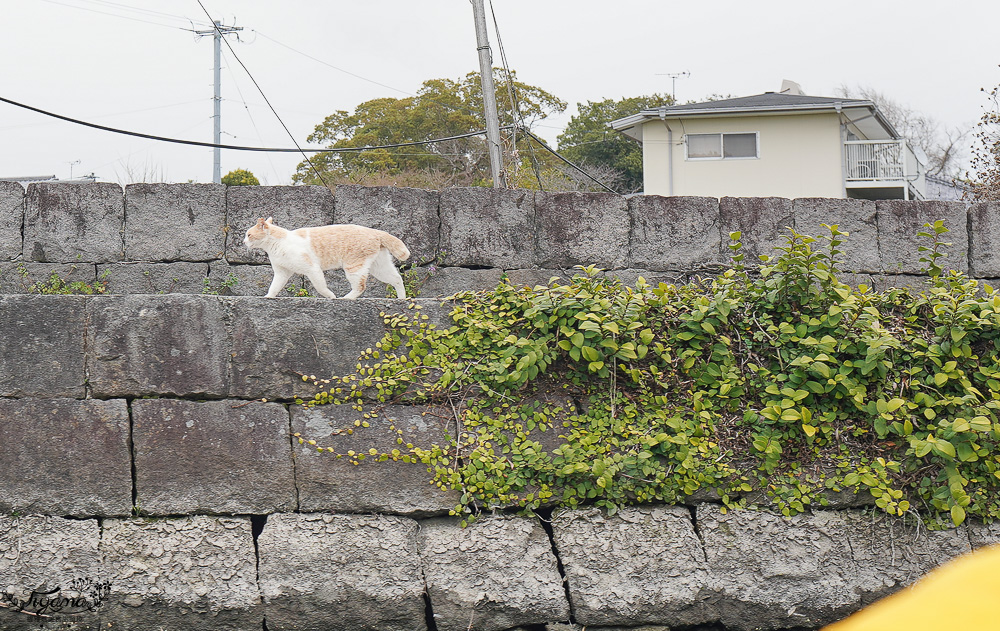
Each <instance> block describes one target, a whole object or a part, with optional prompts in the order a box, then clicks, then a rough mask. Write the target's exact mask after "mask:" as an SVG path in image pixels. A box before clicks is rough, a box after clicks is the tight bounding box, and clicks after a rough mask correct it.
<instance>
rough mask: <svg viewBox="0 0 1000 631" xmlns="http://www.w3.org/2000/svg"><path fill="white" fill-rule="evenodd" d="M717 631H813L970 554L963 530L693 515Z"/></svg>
mask: <svg viewBox="0 0 1000 631" xmlns="http://www.w3.org/2000/svg"><path fill="white" fill-rule="evenodd" d="M697 511H698V513H697V516H698V531H699V532H700V533H701V536H702V538H703V540H704V545H705V550H706V554H707V558H708V564H709V569H710V571H711V573H712V576H713V583H714V584H713V589H714V590H715V591H716V592H717V593H718V597H717V601H716V602H715V605H714V606H715V607H716V608H717V611H718V616H719V620H720V621H721V623H722V624H723V625H725V626H726V628H732V629H740V630H746V631H749V630H750V629H781V628H786V627H791V626H801V627H806V628H817V627H820V626H822V625H824V624H828V623H831V622H833V621H835V620H839V619H841V618H843V617H844V616H845V615H848V614H850V613H853V612H854V611H855V610H857V609H858V608H859V607H860V606H862V605H863V604H866V603H867V602H871V601H873V600H875V599H877V598H880V597H882V596H884V595H886V594H888V593H891V592H892V591H895V590H896V589H898V588H900V587H902V586H903V585H905V584H907V583H909V582H911V581H913V580H915V579H917V578H918V577H919V576H921V575H922V574H924V573H926V572H928V571H930V570H931V569H933V567H935V566H936V565H938V564H940V563H943V562H945V561H947V560H949V559H951V558H953V557H955V556H958V555H959V554H962V553H963V552H967V551H968V550H969V549H970V546H969V539H968V533H967V532H965V530H964V529H956V530H951V531H941V532H928V531H926V530H923V529H921V530H920V531H919V532H918V531H917V530H916V529H912V528H906V527H903V526H902V525H901V524H900V523H899V520H897V519H894V518H890V517H888V516H884V517H883V518H881V519H878V518H877V519H872V517H871V515H870V514H866V513H864V512H862V511H814V512H813V514H812V515H805V514H802V515H796V516H795V517H792V518H785V517H781V516H780V515H774V514H770V513H766V512H762V511H731V512H729V513H726V514H722V513H721V511H720V510H719V507H717V506H709V505H702V506H699V507H698V509H697Z"/></svg>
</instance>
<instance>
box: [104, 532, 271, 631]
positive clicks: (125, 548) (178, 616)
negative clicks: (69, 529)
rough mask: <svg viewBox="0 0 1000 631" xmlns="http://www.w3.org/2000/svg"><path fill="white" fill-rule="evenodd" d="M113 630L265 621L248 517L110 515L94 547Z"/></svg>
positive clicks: (198, 630)
mask: <svg viewBox="0 0 1000 631" xmlns="http://www.w3.org/2000/svg"><path fill="white" fill-rule="evenodd" d="M100 551H101V554H102V555H103V556H104V560H105V564H106V567H107V571H108V575H109V580H110V582H111V595H110V597H109V600H110V603H111V606H109V607H107V608H106V611H103V612H102V613H101V622H102V625H107V628H111V629H184V631H250V630H251V629H253V630H256V629H260V628H261V627H262V625H263V619H264V616H263V609H262V607H261V600H260V593H259V591H258V589H257V581H256V577H257V568H256V565H257V559H256V555H255V553H254V542H253V536H252V533H251V526H250V520H249V519H248V518H227V517H208V516H204V515H197V516H194V517H182V518H170V519H156V520H146V519H109V520H105V522H104V533H103V538H102V539H101V546H100Z"/></svg>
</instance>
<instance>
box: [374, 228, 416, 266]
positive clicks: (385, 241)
mask: <svg viewBox="0 0 1000 631" xmlns="http://www.w3.org/2000/svg"><path fill="white" fill-rule="evenodd" d="M378 238H379V241H381V242H382V247H384V248H385V249H387V250H389V252H390V253H391V254H392V255H393V256H395V257H396V258H397V259H399V260H400V261H405V260H406V259H408V258H410V250H409V248H407V247H406V245H405V244H404V243H403V242H402V241H400V240H399V239H397V238H396V237H394V236H392V235H391V234H389V233H388V232H382V231H381V230H379V235H378Z"/></svg>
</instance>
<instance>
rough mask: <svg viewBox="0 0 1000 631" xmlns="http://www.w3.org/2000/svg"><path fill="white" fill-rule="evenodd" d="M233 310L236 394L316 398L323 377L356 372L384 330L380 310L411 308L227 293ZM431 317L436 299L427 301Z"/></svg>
mask: <svg viewBox="0 0 1000 631" xmlns="http://www.w3.org/2000/svg"><path fill="white" fill-rule="evenodd" d="M223 300H228V301H229V304H230V305H231V309H232V318H233V320H232V322H233V324H232V330H233V341H232V347H231V348H227V349H226V350H227V352H229V351H231V352H232V357H233V359H232V362H233V363H232V386H231V394H232V396H236V397H240V398H247V399H257V398H260V397H267V398H268V399H293V398H295V397H303V398H306V399H311V398H312V396H313V395H314V394H315V393H316V388H315V387H314V386H312V384H309V383H305V382H303V381H302V378H301V377H300V375H302V374H306V375H310V374H311V375H316V376H318V377H321V378H326V377H330V376H332V375H338V376H340V375H347V374H352V373H354V372H355V366H356V365H357V363H358V357H359V356H360V355H361V352H362V351H364V350H365V349H367V348H371V347H374V346H375V343H376V342H378V341H379V340H381V339H382V336H383V335H384V333H385V324H384V322H383V320H382V316H380V315H379V314H380V313H383V312H384V313H395V312H399V311H403V310H406V306H407V305H408V304H410V303H408V302H406V301H402V300H388V299H379V300H377V299H365V300H356V301H354V300H346V301H345V300H326V299H319V298H317V299H310V298H260V299H248V298H228V299H225V298H224V299H223ZM421 306H422V311H423V313H425V314H427V315H428V316H429V317H430V318H431V319H432V321H433V320H434V319H435V318H440V317H441V312H442V310H445V312H447V308H446V307H441V306H439V305H438V304H437V302H431V301H422V305H421Z"/></svg>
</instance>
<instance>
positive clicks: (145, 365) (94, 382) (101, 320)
mask: <svg viewBox="0 0 1000 631" xmlns="http://www.w3.org/2000/svg"><path fill="white" fill-rule="evenodd" d="M87 308H88V314H89V318H90V326H89V327H88V330H87V338H88V341H87V352H88V360H87V361H88V363H87V367H88V369H89V376H90V385H91V388H92V389H93V393H94V395H95V396H100V397H108V396H112V397H114V396H146V395H176V396H209V397H212V396H225V395H226V393H227V378H228V368H229V354H230V351H231V349H230V345H229V336H228V335H227V330H226V317H227V311H226V308H225V305H223V303H222V302H221V299H220V298H218V297H216V296H187V295H182V294H173V295H169V296H149V295H143V296H113V297H112V296H101V297H96V298H92V299H91V302H89V303H88V307H87Z"/></svg>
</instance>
